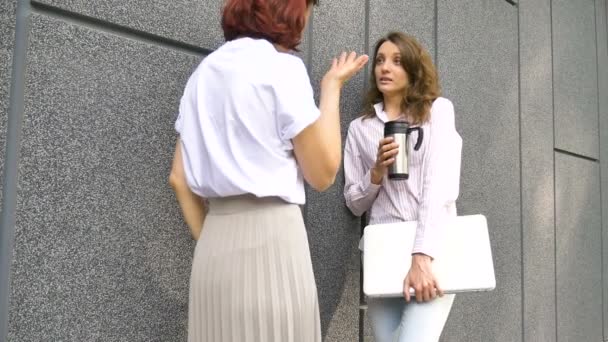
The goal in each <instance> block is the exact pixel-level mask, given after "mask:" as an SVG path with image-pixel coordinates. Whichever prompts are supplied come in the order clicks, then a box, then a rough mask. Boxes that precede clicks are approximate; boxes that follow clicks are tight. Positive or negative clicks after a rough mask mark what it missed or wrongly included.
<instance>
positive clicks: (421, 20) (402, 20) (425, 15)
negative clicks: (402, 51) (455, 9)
mask: <svg viewBox="0 0 608 342" xmlns="http://www.w3.org/2000/svg"><path fill="white" fill-rule="evenodd" d="M369 9H370V13H369V53H370V54H372V53H373V51H374V47H375V45H376V42H377V41H378V39H379V38H381V37H383V36H385V35H386V34H387V33H388V32H390V31H402V32H405V33H407V34H411V35H413V36H414V37H416V39H418V40H419V41H420V43H422V44H423V45H424V46H425V47H426V48H427V49H428V50H429V52H430V53H431V55H433V56H434V54H435V37H434V31H435V2H434V1H428V0H413V1H403V0H384V1H370V6H369Z"/></svg>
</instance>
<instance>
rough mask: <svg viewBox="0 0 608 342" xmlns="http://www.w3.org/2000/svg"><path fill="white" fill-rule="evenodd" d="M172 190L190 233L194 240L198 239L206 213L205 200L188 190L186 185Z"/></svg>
mask: <svg viewBox="0 0 608 342" xmlns="http://www.w3.org/2000/svg"><path fill="white" fill-rule="evenodd" d="M174 190H175V196H176V197H177V202H178V203H179V207H180V208H181V211H182V215H183V216H184V221H186V224H187V225H188V228H190V234H192V238H193V239H194V240H198V238H199V237H200V234H201V230H202V228H203V223H204V222H205V216H206V214H207V206H206V204H205V200H204V199H203V198H201V197H199V196H198V195H196V194H195V193H193V192H192V191H190V189H189V188H188V186H181V187H178V188H175V189H174Z"/></svg>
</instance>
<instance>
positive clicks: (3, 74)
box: [0, 0, 17, 206]
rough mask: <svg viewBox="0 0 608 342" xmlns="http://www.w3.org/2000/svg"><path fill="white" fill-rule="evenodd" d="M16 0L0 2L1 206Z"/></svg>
mask: <svg viewBox="0 0 608 342" xmlns="http://www.w3.org/2000/svg"><path fill="white" fill-rule="evenodd" d="M16 8H17V1H16V0H9V1H2V2H0V206H1V205H2V196H3V193H2V187H3V185H4V151H5V148H6V145H5V143H6V140H5V139H6V123H7V119H8V107H9V92H10V86H11V72H12V62H13V46H14V44H15V22H16V21H15V11H16Z"/></svg>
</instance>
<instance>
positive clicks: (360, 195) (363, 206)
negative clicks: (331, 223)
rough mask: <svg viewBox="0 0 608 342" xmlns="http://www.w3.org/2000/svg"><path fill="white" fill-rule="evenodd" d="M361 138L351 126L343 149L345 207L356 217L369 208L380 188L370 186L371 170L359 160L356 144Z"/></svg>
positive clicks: (378, 186)
mask: <svg viewBox="0 0 608 342" xmlns="http://www.w3.org/2000/svg"><path fill="white" fill-rule="evenodd" d="M361 138H362V137H360V136H359V134H358V133H357V130H356V129H354V128H353V124H351V125H350V127H349V129H348V134H347V136H346V144H345V147H344V178H345V184H344V198H345V199H346V206H347V207H348V208H349V209H350V211H351V212H352V213H353V214H354V215H356V216H361V215H363V213H365V212H366V211H368V210H369V208H371V206H372V204H373V203H374V200H375V199H376V197H377V196H378V192H379V191H380V187H381V185H378V184H372V182H371V169H370V168H366V167H365V165H364V164H363V161H362V160H361V154H360V151H359V148H358V143H357V142H358V141H359V140H360V139H361Z"/></svg>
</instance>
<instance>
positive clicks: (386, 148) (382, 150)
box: [371, 137, 399, 184]
mask: <svg viewBox="0 0 608 342" xmlns="http://www.w3.org/2000/svg"><path fill="white" fill-rule="evenodd" d="M397 153H399V144H397V143H396V142H395V141H394V139H393V138H391V137H388V138H382V139H380V144H379V145H378V155H377V156H376V164H374V167H373V168H372V171H371V182H372V183H373V184H380V183H382V179H383V178H384V176H385V175H386V172H387V170H388V167H389V166H390V165H391V164H392V163H394V162H395V156H396V155H397Z"/></svg>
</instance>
